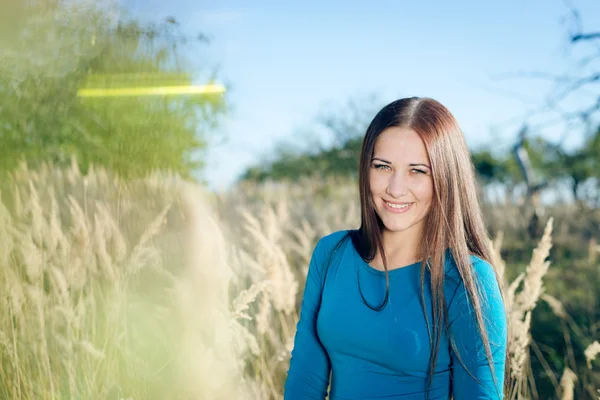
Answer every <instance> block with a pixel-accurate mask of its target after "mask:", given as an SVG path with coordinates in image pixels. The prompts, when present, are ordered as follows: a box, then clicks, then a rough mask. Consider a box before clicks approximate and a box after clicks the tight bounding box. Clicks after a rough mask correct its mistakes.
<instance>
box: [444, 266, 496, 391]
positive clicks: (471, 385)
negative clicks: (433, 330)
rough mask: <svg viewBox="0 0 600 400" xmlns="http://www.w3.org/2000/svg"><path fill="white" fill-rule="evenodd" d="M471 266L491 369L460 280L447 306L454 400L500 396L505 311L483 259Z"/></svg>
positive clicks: (493, 279)
mask: <svg viewBox="0 0 600 400" xmlns="http://www.w3.org/2000/svg"><path fill="white" fill-rule="evenodd" d="M473 266H474V279H475V280H477V281H479V288H480V292H481V293H480V296H481V297H482V298H481V299H480V301H481V302H482V314H483V320H484V325H485V328H486V333H487V335H488V340H489V344H490V350H491V353H492V362H493V366H494V369H495V370H494V374H493V375H492V371H491V369H490V367H489V365H488V360H487V357H486V352H485V347H484V345H483V339H482V338H481V335H480V333H479V330H478V329H477V320H476V317H475V311H474V310H473V306H472V303H471V302H470V301H469V300H468V296H467V291H466V289H465V286H464V284H463V282H462V280H460V283H459V284H458V286H457V287H456V291H455V294H454V296H453V298H452V299H451V301H450V303H449V305H448V323H449V334H450V339H451V341H452V342H453V343H454V346H451V348H450V351H451V370H452V391H453V394H454V399H455V400H467V399H469V400H475V399H476V400H484V399H485V400H488V399H502V398H503V391H502V390H503V383H504V382H503V381H504V372H505V356H506V342H507V323H506V312H505V310H504V303H503V301H502V297H501V294H500V289H499V288H498V281H497V279H496V276H495V274H494V270H493V268H492V266H491V265H490V264H489V263H487V262H485V261H476V262H475V263H474V265H473ZM461 361H462V363H461ZM463 364H464V365H463ZM465 367H466V369H465ZM471 375H472V376H471ZM494 376H495V378H496V384H495V383H494V380H493V377H494ZM474 378H476V379H477V380H479V382H477V380H476V379H474ZM496 385H497V386H496Z"/></svg>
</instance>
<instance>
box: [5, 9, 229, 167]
mask: <svg viewBox="0 0 600 400" xmlns="http://www.w3.org/2000/svg"><path fill="white" fill-rule="evenodd" d="M11 6H12V7H11V8H10V10H12V11H11V12H7V13H6V14H5V18H6V19H9V18H10V22H11V23H10V24H9V23H8V22H9V21H3V22H6V24H3V28H2V30H1V31H0V32H1V34H2V37H1V39H2V47H3V50H4V51H3V53H2V55H0V120H1V121H2V123H1V124H0V149H2V157H0V171H2V170H4V171H6V170H11V169H12V168H14V167H15V166H16V165H17V164H18V163H19V161H21V160H25V161H27V162H28V163H30V164H32V165H36V164H39V163H41V162H45V161H51V162H53V163H54V164H55V165H61V164H65V163H68V162H70V159H71V157H72V156H75V157H76V159H77V160H78V162H79V163H80V165H81V166H82V167H83V168H84V169H85V168H87V167H88V166H89V165H90V164H97V165H102V166H105V167H108V168H110V169H112V170H115V171H116V172H118V173H119V174H121V175H124V176H136V175H143V174H145V173H147V172H148V171H149V170H151V169H155V168H159V169H170V170H173V171H176V172H179V173H181V174H182V175H184V176H189V175H190V174H191V172H192V171H193V170H195V169H198V168H201V167H202V159H201V156H202V150H204V149H205V147H206V143H207V136H206V135H207V133H208V132H209V131H210V130H211V128H213V127H214V126H215V125H216V124H218V123H219V121H220V119H221V117H222V116H223V115H224V113H225V112H226V104H225V99H224V97H223V96H222V95H211V96H207V95H203V96H189V95H188V96H143V97H136V96H124V97H96V98H85V97H81V96H79V95H78V93H79V90H80V89H84V88H107V89H110V88H115V87H136V86H156V85H161V86H166V85H179V86H188V85H190V84H192V83H193V79H194V78H195V77H194V75H193V74H192V69H193V68H194V67H193V65H192V64H191V63H190V61H189V60H188V59H187V58H186V57H185V54H186V51H188V50H189V49H188V47H190V46H191V45H192V44H193V42H192V41H191V40H190V39H189V38H188V37H186V36H184V35H183V34H182V33H181V30H180V28H179V26H178V24H177V22H176V21H175V20H173V19H168V20H167V21H165V22H163V23H159V24H156V23H142V22H139V21H136V20H135V19H133V18H131V17H128V16H126V15H125V14H124V13H123V12H122V10H119V9H115V8H112V7H110V6H108V5H106V4H100V5H99V4H98V3H89V4H85V3H83V2H81V1H78V2H75V3H73V2H67V1H61V0H52V1H33V2H23V3H19V4H17V3H15V5H11ZM3 8H5V7H3ZM6 9H7V10H9V8H8V6H7V7H6ZM200 39H202V37H200ZM196 41H197V40H196ZM205 78H207V79H208V80H210V78H211V77H210V76H208V77H205Z"/></svg>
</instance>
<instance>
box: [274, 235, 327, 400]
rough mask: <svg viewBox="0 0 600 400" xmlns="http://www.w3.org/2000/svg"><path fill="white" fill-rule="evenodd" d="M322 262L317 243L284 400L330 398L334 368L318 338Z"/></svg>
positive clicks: (307, 279)
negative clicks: (328, 391)
mask: <svg viewBox="0 0 600 400" xmlns="http://www.w3.org/2000/svg"><path fill="white" fill-rule="evenodd" d="M322 259H323V257H321V256H320V252H319V244H317V246H316V248H315V250H314V251H313V254H312V258H311V261H310V265H309V267H308V276H307V277H306V286H305V287H304V295H303V297H302V307H301V309H300V320H299V321H298V324H297V325H296V336H295V338H294V349H293V350H292V357H291V359H290V368H289V370H288V376H287V380H286V382H285V389H284V399H285V400H296V399H298V400H306V399H314V400H323V399H325V396H326V395H327V386H328V384H329V371H330V368H331V366H330V362H329V357H328V356H327V352H326V351H325V349H324V348H323V345H322V344H321V342H320V341H319V338H318V336H317V315H318V312H319V307H320V305H321V287H322V284H323V270H322V267H323V265H322Z"/></svg>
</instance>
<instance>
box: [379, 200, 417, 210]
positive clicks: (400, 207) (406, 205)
mask: <svg viewBox="0 0 600 400" xmlns="http://www.w3.org/2000/svg"><path fill="white" fill-rule="evenodd" d="M385 204H387V205H388V206H390V207H392V208H398V209H402V208H406V207H408V206H410V204H412V203H410V204H404V205H399V204H392V203H388V202H387V201H386V202H385Z"/></svg>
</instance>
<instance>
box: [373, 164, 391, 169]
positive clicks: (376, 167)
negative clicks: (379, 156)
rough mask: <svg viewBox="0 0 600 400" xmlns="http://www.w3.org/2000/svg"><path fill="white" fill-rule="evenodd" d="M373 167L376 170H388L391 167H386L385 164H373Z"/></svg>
mask: <svg viewBox="0 0 600 400" xmlns="http://www.w3.org/2000/svg"><path fill="white" fill-rule="evenodd" d="M373 167H374V168H375V169H386V168H389V166H388V165H385V164H373Z"/></svg>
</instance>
